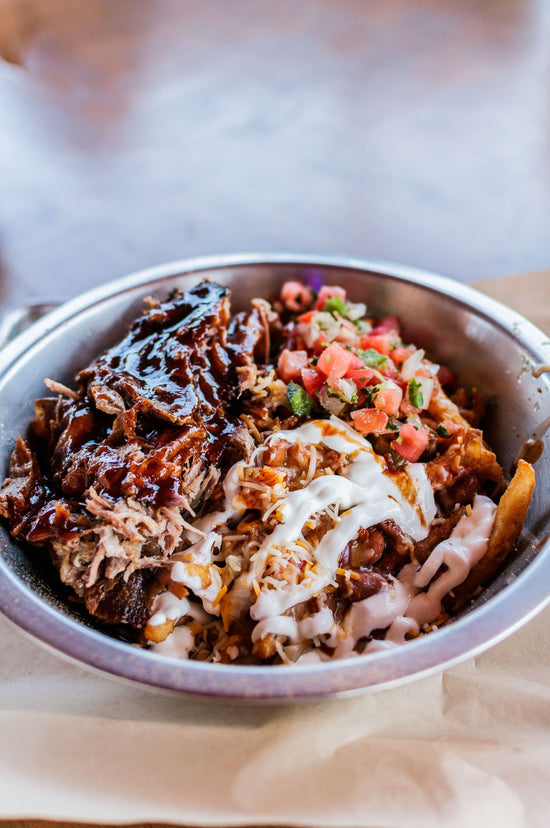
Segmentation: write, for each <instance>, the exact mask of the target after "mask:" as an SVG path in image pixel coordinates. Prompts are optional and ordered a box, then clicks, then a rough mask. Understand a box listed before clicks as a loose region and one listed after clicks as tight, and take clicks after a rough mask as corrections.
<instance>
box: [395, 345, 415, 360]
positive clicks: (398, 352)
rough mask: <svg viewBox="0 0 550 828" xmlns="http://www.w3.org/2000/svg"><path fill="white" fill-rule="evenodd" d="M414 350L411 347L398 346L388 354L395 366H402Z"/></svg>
mask: <svg viewBox="0 0 550 828" xmlns="http://www.w3.org/2000/svg"><path fill="white" fill-rule="evenodd" d="M415 350H416V348H414V347H413V346H410V345H409V346H405V345H398V347H397V348H394V349H393V350H392V351H391V352H390V357H391V358H392V360H393V361H394V363H395V364H396V365H402V364H403V363H404V362H406V361H407V360H408V358H409V357H410V356H412V354H413V352H414V351H415Z"/></svg>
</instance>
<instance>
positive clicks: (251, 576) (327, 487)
mask: <svg viewBox="0 0 550 828" xmlns="http://www.w3.org/2000/svg"><path fill="white" fill-rule="evenodd" d="M277 440H285V441H286V442H288V443H297V442H301V443H303V444H305V445H307V444H309V445H313V446H320V445H324V446H326V447H327V448H329V449H333V450H335V451H338V452H340V453H343V454H345V455H346V456H347V457H348V458H349V460H350V462H349V465H348V466H347V467H346V468H345V469H344V471H343V472H342V473H341V474H326V475H323V476H320V477H316V478H315V479H313V480H310V482H308V483H307V485H305V486H304V487H303V488H302V489H296V490H294V491H292V492H290V493H288V494H287V496H286V497H285V498H283V499H282V500H281V501H280V502H279V504H278V510H279V513H280V515H281V520H280V523H279V524H278V525H277V526H276V527H275V529H274V530H273V532H272V533H271V534H270V535H268V536H267V537H266V538H265V539H264V541H263V542H262V544H261V546H260V548H259V549H258V551H257V552H256V553H255V554H254V555H253V556H252V558H251V559H250V568H249V570H248V571H246V572H244V573H242V574H241V575H239V576H238V577H237V578H236V580H235V582H234V584H233V587H232V592H233V590H234V594H235V597H238V596H240V599H241V600H243V599H244V600H247V601H248V603H249V604H250V616H251V617H252V618H253V620H255V621H257V622H258V623H257V624H256V626H255V627H254V630H253V632H252V641H253V642H256V641H259V640H261V639H263V638H265V637H266V636H267V635H270V634H271V635H280V636H284V637H286V638H288V639H289V641H290V642H291V644H299V643H301V642H304V641H308V640H311V639H314V638H317V637H320V636H322V640H324V641H325V643H326V644H327V645H328V646H329V647H332V648H334V655H335V656H336V657H346V656H355V655H357V654H358V653H357V652H356V651H355V647H356V645H357V642H358V640H359V639H361V638H363V637H368V636H370V635H371V634H372V632H373V631H375V630H380V629H386V628H387V631H386V634H385V636H384V639H382V640H372V641H371V642H369V644H368V645H367V647H366V648H365V650H364V652H371V651H375V650H378V649H382V648H388V647H393V646H395V645H396V644H400V643H402V642H404V641H405V638H406V635H407V634H408V633H410V632H418V630H419V628H420V627H421V626H422V625H423V624H424V623H426V622H428V621H432V620H434V619H435V618H437V616H438V615H439V614H440V612H441V608H442V606H441V601H442V598H443V597H444V596H445V595H446V594H448V592H449V591H450V590H452V589H453V588H454V587H455V586H457V585H458V584H459V583H461V582H462V581H463V580H464V579H465V578H466V577H467V575H468V573H469V571H470V569H471V568H472V567H473V566H474V565H475V564H476V563H477V562H478V561H479V560H480V559H481V557H482V556H483V554H484V552H485V550H486V548H487V540H488V538H489V535H490V533H491V528H492V524H493V520H494V512H495V509H496V506H495V504H494V503H493V501H491V500H490V499H489V498H487V497H484V496H480V495H478V496H476V498H475V500H474V504H473V508H472V511H471V513H470V514H469V515H464V516H463V517H462V518H461V519H460V520H459V522H458V523H457V525H456V527H455V529H454V530H453V532H452V534H451V536H450V537H449V538H448V539H446V540H444V541H442V542H441V543H440V544H438V545H437V546H436V547H435V548H434V550H433V551H432V553H431V555H430V557H429V558H428V560H427V561H426V562H425V563H424V565H423V566H422V567H418V565H417V564H409V565H407V566H405V567H404V568H403V569H402V570H401V573H400V575H399V578H391V577H389V578H388V585H387V588H385V589H383V590H382V591H380V592H378V593H376V594H375V595H372V596H371V597H369V598H366V599H364V600H363V601H358V602H356V603H354V604H352V606H351V608H350V610H349V611H348V613H347V616H346V618H345V620H344V624H343V627H340V628H338V627H337V625H336V624H335V622H334V618H333V614H332V611H331V610H330V609H329V608H328V607H324V608H322V609H321V610H319V611H318V612H316V613H314V614H313V615H311V616H307V617H305V618H302V619H301V620H299V621H297V620H295V619H294V618H292V617H291V616H290V615H286V614H285V613H286V612H287V611H288V610H290V609H291V608H292V607H295V606H296V605H298V604H301V603H302V602H304V601H307V600H308V599H309V598H311V597H312V596H314V595H316V594H317V593H318V592H320V591H321V590H323V589H324V588H325V587H326V586H327V585H328V584H330V583H334V582H335V581H334V579H335V574H336V569H337V567H338V558H339V556H340V554H341V552H342V551H343V550H344V549H345V547H346V545H347V544H348V543H349V542H350V541H351V540H352V539H353V538H354V537H355V536H356V535H357V532H358V530H359V529H360V528H362V527H363V528H368V527H369V526H373V525H376V524H377V523H380V522H381V521H383V520H387V519H392V520H394V521H395V523H396V524H397V525H398V526H399V527H400V528H401V529H402V530H403V531H404V532H405V533H406V534H408V535H409V536H410V537H412V538H413V540H415V541H419V540H422V539H423V538H425V537H426V536H427V534H428V531H429V526H430V524H431V522H432V520H433V519H434V517H435V515H436V507H435V501H434V495H433V491H432V488H431V486H430V484H429V482H428V479H427V477H426V472H425V468H424V466H423V464H421V463H416V464H408V465H407V466H406V467H405V468H404V469H401V470H399V471H398V472H393V473H389V472H388V471H387V470H386V467H385V463H384V461H383V460H382V458H380V457H379V456H378V455H376V454H375V452H374V451H373V449H372V446H371V445H370V443H369V442H368V441H367V440H366V439H364V438H363V437H362V436H361V435H359V434H358V433H357V432H356V431H354V430H353V429H352V428H351V427H349V426H347V425H346V424H345V423H343V422H342V421H341V420H339V419H337V418H336V417H332V418H331V420H330V421H328V422H327V421H311V422H308V423H305V424H304V425H302V426H301V427H300V428H297V429H293V430H288V431H280V432H275V433H274V434H272V435H271V436H270V437H269V438H268V440H267V441H266V443H265V444H264V446H262V447H260V448H259V449H257V450H256V452H254V454H253V456H252V458H251V460H250V462H249V463H248V464H247V463H245V462H244V461H241V462H239V463H236V464H235V465H234V466H233V467H232V468H231V469H230V471H229V472H228V474H227V476H226V478H225V481H224V495H225V500H224V508H223V510H222V511H219V512H213V513H211V514H209V515H206V516H204V517H203V518H200V519H199V520H197V521H196V522H195V523H194V524H193V526H194V527H196V528H198V529H200V530H201V531H202V532H205V533H206V537H205V538H201V540H200V541H198V542H196V543H194V544H193V545H192V546H191V547H189V548H188V549H186V550H185V552H184V553H182V556H183V557H185V559H186V561H187V562H189V561H190V560H191V561H192V562H193V563H200V564H202V565H203V566H207V567H208V569H209V571H210V572H213V573H214V576H215V577H213V578H212V584H211V585H210V586H209V587H208V588H206V589H205V588H204V587H202V583H199V582H200V578H196V577H191V573H189V572H186V567H185V562H183V561H181V560H180V561H178V562H177V563H175V564H174V567H173V570H172V579H173V580H176V581H179V582H181V583H184V584H185V585H186V586H188V587H189V588H190V589H192V590H193V592H194V593H195V595H196V596H197V597H199V598H201V600H202V601H203V606H204V608H205V609H206V610H208V613H210V615H212V614H216V615H218V614H219V611H218V610H217V608H216V607H214V606H213V605H212V601H213V600H214V593H215V592H216V591H217V590H218V589H219V587H220V586H221V581H220V580H219V575H218V573H219V570H218V569H217V567H215V566H214V565H213V563H212V553H213V550H214V548H215V547H218V546H219V544H220V535H219V534H218V533H217V532H215V529H216V528H221V527H223V526H224V525H225V524H227V522H228V521H230V520H233V519H235V518H239V517H241V516H242V515H243V514H244V512H245V511H246V509H245V507H244V504H243V505H242V508H241V507H240V504H239V489H240V488H241V486H242V485H246V484H243V482H242V480H243V472H244V471H245V470H246V468H247V467H253V466H255V464H256V458H257V457H258V454H260V455H261V453H262V451H263V450H264V447H265V445H269V444H270V443H273V442H276V441H277ZM330 508H333V509H334V510H335V515H339V516H338V517H337V522H336V525H335V526H334V528H333V529H331V530H330V531H328V532H327V533H326V534H325V535H324V537H323V538H322V540H321V542H320V543H319V545H318V546H317V548H316V549H315V551H314V556H315V571H310V572H309V574H308V577H307V578H306V579H305V580H304V581H303V582H302V583H300V584H298V585H296V584H289V583H287V582H286V581H284V580H281V582H280V583H278V584H277V586H276V587H270V588H266V587H265V586H264V588H261V590H260V594H259V595H256V594H255V592H254V590H253V588H252V587H253V585H254V583H255V582H256V584H257V583H258V582H259V580H260V579H261V575H262V573H263V572H264V569H265V566H266V561H267V558H268V556H269V555H270V554H277V552H278V551H280V550H284V549H285V547H288V545H289V544H292V543H294V542H295V541H298V540H300V539H301V537H302V530H303V527H304V524H305V523H306V522H307V521H308V520H309V519H310V518H312V517H313V516H314V515H316V514H318V513H320V512H322V511H323V510H325V509H330ZM186 536H187V539H188V540H195V538H196V534H194V533H192V532H188V533H186ZM441 567H446V569H444V571H443V572H442V573H441ZM437 573H440V574H439V577H436V578H435V580H433V579H434V577H435V576H436V575H437ZM214 582H215V584H214ZM426 587H428V589H426ZM421 590H425V591H421ZM201 613H202V617H199V616H200V614H201ZM185 615H191V616H193V617H194V618H196V620H200V621H201V623H206V622H207V620H208V614H207V613H206V612H205V611H204V609H202V607H200V606H199V605H198V604H196V603H195V604H193V603H192V602H190V601H189V599H188V598H182V599H178V598H176V597H175V596H174V595H172V594H171V593H170V592H166V593H163V594H162V595H160V596H159V597H158V598H157V599H156V601H155V605H154V615H153V616H152V618H151V619H150V621H149V623H150V624H162V623H164V622H165V621H166V620H167V619H171V620H178V619H180V618H182V617H184V616H185ZM190 634H191V633H190V630H189V629H188V628H187V627H186V626H180V627H176V629H175V630H174V632H173V633H172V634H171V635H170V636H169V637H168V639H167V640H166V641H164V642H162V643H161V644H156V645H153V649H155V650H156V651H157V652H163V653H164V654H165V655H171V656H174V657H180V658H186V657H187V656H188V653H189V651H190V649H191V648H192V646H193V642H192V641H191V640H190ZM175 635H176V638H174V636H175ZM168 642H169V643H168ZM325 659H326V656H325V655H324V654H319V652H307V653H305V654H304V655H302V656H300V658H299V659H298V661H299V663H301V664H302V663H308V662H312V661H318V660H325Z"/></svg>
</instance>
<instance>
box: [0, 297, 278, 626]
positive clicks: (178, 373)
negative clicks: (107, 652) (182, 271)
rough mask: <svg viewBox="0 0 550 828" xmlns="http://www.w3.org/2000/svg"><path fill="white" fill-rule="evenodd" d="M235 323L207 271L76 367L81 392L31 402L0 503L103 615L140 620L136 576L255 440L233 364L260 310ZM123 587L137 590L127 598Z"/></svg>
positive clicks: (164, 550)
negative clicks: (241, 412) (30, 417)
mask: <svg viewBox="0 0 550 828" xmlns="http://www.w3.org/2000/svg"><path fill="white" fill-rule="evenodd" d="M239 323H240V324H239V326H238V327H235V325H234V324H233V325H232V327H231V329H229V324H230V311H229V291H228V290H227V288H224V287H222V286H220V285H217V284H214V283H211V282H202V283H201V284H199V285H198V286H196V287H195V288H193V289H191V290H189V291H187V292H186V293H184V294H181V293H179V292H175V293H174V294H173V295H172V296H170V297H169V299H168V300H167V301H165V302H163V303H151V306H150V307H149V308H148V309H147V310H146V311H145V313H144V314H143V315H142V316H141V317H140V318H139V319H137V320H136V321H135V322H134V323H133V324H132V326H131V327H130V329H129V331H128V333H127V334H126V336H125V337H124V338H123V339H122V340H121V341H120V342H119V343H117V344H116V345H114V346H113V347H112V348H110V349H109V350H107V351H105V352H104V353H103V354H101V355H100V356H99V357H98V358H97V359H96V360H95V361H94V362H93V363H92V364H91V365H90V366H89V367H87V368H85V369H84V370H82V371H81V372H80V373H79V374H78V376H77V378H76V381H77V386H78V389H79V390H78V393H77V394H74V392H71V396H70V397H69V398H68V399H67V398H64V397H61V396H60V397H58V398H46V399H43V400H38V401H37V402H36V405H35V408H36V416H35V419H34V421H33V422H32V424H31V427H30V431H29V440H28V441H24V440H22V439H21V438H20V440H19V441H18V446H17V448H16V451H15V452H14V456H13V458H12V466H11V469H10V479H9V481H8V483H7V485H6V486H4V490H3V494H2V504H1V508H2V513H3V514H4V516H6V517H7V518H8V519H9V521H10V524H11V530H12V533H14V534H15V535H16V536H17V537H19V538H20V539H23V540H28V541H29V542H31V543H34V544H38V545H44V546H49V547H50V549H51V551H52V555H53V558H54V562H55V563H56V565H57V566H58V567H59V568H60V571H61V576H62V580H64V581H65V583H68V584H69V585H70V586H72V587H73V588H74V589H75V590H76V592H77V594H79V595H80V596H81V597H83V598H84V600H85V601H86V603H87V605H88V609H89V610H90V611H91V612H93V613H94V614H95V615H97V616H98V617H100V618H101V619H102V620H105V621H107V622H110V623H117V622H119V621H127V622H128V623H130V624H134V625H136V626H141V625H142V624H143V622H144V620H145V617H146V606H145V605H146V604H147V602H148V600H149V597H148V596H147V595H143V596H142V601H141V604H142V606H141V610H139V609H136V605H137V604H139V601H138V600H137V599H136V596H135V595H134V593H135V592H136V590H135V589H134V590H131V589H130V587H131V584H132V583H134V585H135V581H136V578H138V580H141V581H144V580H147V578H146V576H147V575H148V573H150V572H152V571H153V570H154V569H155V568H158V567H159V566H162V565H163V564H165V563H166V560H167V558H168V557H169V555H170V553H171V552H172V551H173V549H174V548H175V545H177V543H176V535H178V534H181V522H182V521H183V514H185V513H187V514H188V515H194V514H195V509H197V508H200V504H201V503H202V502H203V500H204V499H206V498H207V497H208V496H209V494H210V493H211V492H212V491H213V490H214V488H215V486H216V485H217V483H218V480H219V478H220V476H222V475H223V474H224V472H225V471H226V470H227V468H228V467H229V466H230V465H232V464H233V463H234V462H235V461H236V460H238V459H240V458H241V457H243V456H246V455H247V454H248V452H249V450H250V444H251V438H250V437H249V435H248V433H247V431H246V429H245V427H244V425H243V423H242V422H241V420H240V419H239V416H238V411H237V410H236V408H235V406H234V401H235V399H236V398H237V396H238V395H239V393H240V385H239V376H238V373H237V370H238V368H239V367H243V366H246V365H247V364H252V363H253V352H254V349H255V348H257V347H260V346H261V339H262V337H263V336H264V329H263V328H262V326H261V325H259V324H258V321H257V318H256V315H255V314H254V311H252V312H250V313H248V314H240V315H239ZM10 481H11V482H10ZM171 532H172V535H173V536H174V537H173V540H172V541H169V540H168V541H167V540H166V537H165V536H166V535H167V536H168V538H169V537H170V533H171ZM76 550H78V552H77V551H76ZM140 570H141V572H140ZM149 580H151V579H149ZM128 584H130V587H129V585H128ZM117 585H118V586H117ZM140 589H141V591H142V592H143V591H144V589H145V587H144V583H141V584H140V585H139V588H138V589H137V592H139V590H140ZM117 590H120V592H121V594H122V593H124V595H127V596H128V594H129V590H130V591H131V594H132V600H131V601H130V604H131V605H132V608H131V609H130V610H128V611H126V610H125V609H124V601H123V600H122V599H121V598H120V597H118V598H117V597H116V596H117ZM106 595H109V600H108V601H105V600H104V599H105V596H106Z"/></svg>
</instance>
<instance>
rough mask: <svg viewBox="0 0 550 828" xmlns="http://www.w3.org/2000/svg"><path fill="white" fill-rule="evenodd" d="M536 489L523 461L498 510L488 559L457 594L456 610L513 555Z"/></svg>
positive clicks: (484, 559) (476, 567)
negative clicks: (508, 556) (509, 555)
mask: <svg viewBox="0 0 550 828" xmlns="http://www.w3.org/2000/svg"><path fill="white" fill-rule="evenodd" d="M534 487H535V471H534V469H533V466H532V465H531V464H530V463H527V462H526V461H525V460H520V461H519V462H518V466H517V469H516V472H515V474H514V476H513V478H512V479H511V481H510V483H509V484H508V487H507V489H506V491H505V492H504V494H503V495H502V497H501V499H500V501H499V504H498V506H497V510H496V512H495V521H494V524H493V530H492V532H491V536H490V538H489V542H488V544H487V551H486V553H485V555H484V556H483V558H482V559H481V560H480V561H479V563H477V564H476V566H474V568H473V569H472V571H471V572H470V574H469V575H468V577H467V578H466V580H465V581H463V582H462V583H461V584H460V585H459V586H458V587H456V588H455V590H454V593H455V602H454V604H453V610H457V609H459V608H460V607H461V606H463V605H464V603H465V602H466V601H467V600H468V598H469V597H471V595H472V594H473V592H474V591H475V590H476V589H477V588H478V587H479V586H481V585H482V584H484V583H485V582H486V581H487V580H488V579H489V578H490V577H491V575H493V574H494V573H495V571H496V570H497V569H498V567H499V566H500V565H501V563H503V561H504V560H505V559H506V557H507V555H508V554H509V553H510V550H511V549H512V547H513V545H514V544H515V542H516V541H517V539H518V537H519V535H520V532H521V530H522V527H523V523H524V521H525V517H526V515H527V510H528V509H529V504H530V502H531V496H532V494H533V489H534Z"/></svg>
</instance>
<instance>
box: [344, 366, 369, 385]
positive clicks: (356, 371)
mask: <svg viewBox="0 0 550 828" xmlns="http://www.w3.org/2000/svg"><path fill="white" fill-rule="evenodd" d="M344 376H345V378H346V379H350V380H353V381H354V383H355V384H356V386H357V388H366V386H367V385H371V383H372V380H373V378H374V371H373V370H372V369H371V368H365V367H364V366H363V368H350V370H349V371H346V373H345V375H344Z"/></svg>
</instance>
